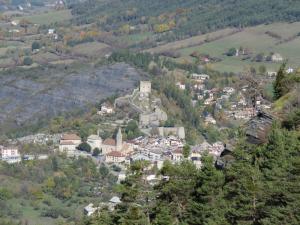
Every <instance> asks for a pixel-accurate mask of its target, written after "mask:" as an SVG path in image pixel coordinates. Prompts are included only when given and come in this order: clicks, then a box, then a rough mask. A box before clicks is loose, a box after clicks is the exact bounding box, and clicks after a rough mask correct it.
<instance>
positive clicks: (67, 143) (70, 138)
mask: <svg viewBox="0 0 300 225" xmlns="http://www.w3.org/2000/svg"><path fill="white" fill-rule="evenodd" d="M80 144H81V138H80V137H79V136H77V135H76V134H63V135H62V137H61V139H60V142H59V151H60V152H65V153H67V155H74V154H75V150H76V147H77V146H78V145H80Z"/></svg>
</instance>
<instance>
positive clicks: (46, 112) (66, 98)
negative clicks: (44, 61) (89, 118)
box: [0, 63, 141, 132]
mask: <svg viewBox="0 0 300 225" xmlns="http://www.w3.org/2000/svg"><path fill="white" fill-rule="evenodd" d="M140 77H141V76H140V74H139V73H138V72H137V71H136V70H135V69H133V68H132V67H130V66H129V65H126V64H123V63H119V64H115V65H112V66H103V67H99V68H93V67H88V68H84V69H79V70H78V71H76V72H70V71H68V72H67V71H64V69H62V70H60V71H57V69H56V70H51V69H50V70H48V69H46V70H44V71H38V74H35V71H31V72H26V73H24V74H20V73H18V74H13V73H9V74H5V75H2V76H0V87H1V88H0V132H4V131H5V129H9V128H12V127H14V128H16V127H21V126H22V125H24V124H27V123H32V122H37V121H38V120H39V119H45V118H46V119H48V118H49V119H50V118H51V117H53V116H56V115H59V114H61V113H64V112H69V111H74V110H84V109H85V108H86V106H87V105H89V104H96V103H98V102H99V101H100V100H101V99H103V98H106V97H108V96H111V95H113V94H115V93H125V92H130V91H132V89H133V88H134V87H135V86H136V85H137V83H138V81H139V80H140Z"/></svg>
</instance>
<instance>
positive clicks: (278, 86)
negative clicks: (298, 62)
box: [274, 63, 287, 99]
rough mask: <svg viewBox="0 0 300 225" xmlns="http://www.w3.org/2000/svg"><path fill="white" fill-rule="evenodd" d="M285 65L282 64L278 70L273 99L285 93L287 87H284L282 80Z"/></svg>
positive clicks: (284, 75)
mask: <svg viewBox="0 0 300 225" xmlns="http://www.w3.org/2000/svg"><path fill="white" fill-rule="evenodd" d="M285 67H286V63H283V64H282V65H281V67H280V68H279V71H278V73H277V76H276V80H275V82H274V98H275V99H279V98H280V97H281V96H283V95H284V94H286V93H287V87H286V86H285V85H284V79H285V77H286V72H285Z"/></svg>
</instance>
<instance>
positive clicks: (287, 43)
mask: <svg viewBox="0 0 300 225" xmlns="http://www.w3.org/2000/svg"><path fill="white" fill-rule="evenodd" d="M226 30H228V29H226ZM217 32H219V33H217V34H216V32H214V33H210V34H206V35H199V36H196V37H193V38H189V39H185V40H182V41H177V42H172V43H168V44H166V45H162V46H158V47H156V48H153V49H149V50H148V51H149V52H155V53H158V52H163V51H165V50H167V49H168V50H174V51H176V52H179V53H180V54H181V57H180V58H178V59H176V61H179V62H191V61H193V60H195V59H194V58H193V57H191V56H190V54H191V53H192V52H197V53H199V54H209V55H210V56H211V57H216V58H219V59H221V60H222V61H221V62H216V63H211V64H210V65H209V66H210V67H211V68H212V69H215V70H219V71H222V72H242V71H244V70H245V69H247V68H249V67H250V66H253V67H255V68H258V67H259V66H260V65H265V66H266V68H267V70H269V71H275V70H277V69H278V68H279V66H280V64H281V63H273V62H253V61H251V60H250V59H248V60H242V57H235V56H233V57H229V56H226V55H225V54H224V53H226V52H227V51H228V50H229V49H230V48H240V47H243V48H247V49H249V50H250V51H251V56H252V57H254V56H255V55H257V54H260V53H264V54H265V55H268V54H270V53H271V52H276V53H279V54H281V55H282V56H283V58H284V59H287V60H288V65H289V66H292V67H295V68H297V67H299V66H300V54H299V52H300V36H299V33H300V22H296V23H274V24H269V25H260V26H256V27H250V28H245V29H243V30H242V31H240V32H237V33H234V34H230V33H226V32H224V30H221V31H217ZM220 32H223V37H222V38H217V39H216V40H213V41H206V42H204V43H199V44H198V45H197V44H195V43H196V42H195V41H193V40H196V39H197V40H198V41H200V40H205V39H213V38H215V37H216V36H217V35H221V34H222V33H220ZM227 32H228V31H227ZM270 32H271V33H272V34H275V35H276V36H277V37H276V38H275V37H272V36H271V35H269V34H268V33H270Z"/></svg>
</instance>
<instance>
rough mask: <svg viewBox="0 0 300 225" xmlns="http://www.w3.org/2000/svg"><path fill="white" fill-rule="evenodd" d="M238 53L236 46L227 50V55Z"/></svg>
mask: <svg viewBox="0 0 300 225" xmlns="http://www.w3.org/2000/svg"><path fill="white" fill-rule="evenodd" d="M235 54H236V49H235V48H230V49H229V50H228V51H227V52H226V55H227V56H235Z"/></svg>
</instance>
